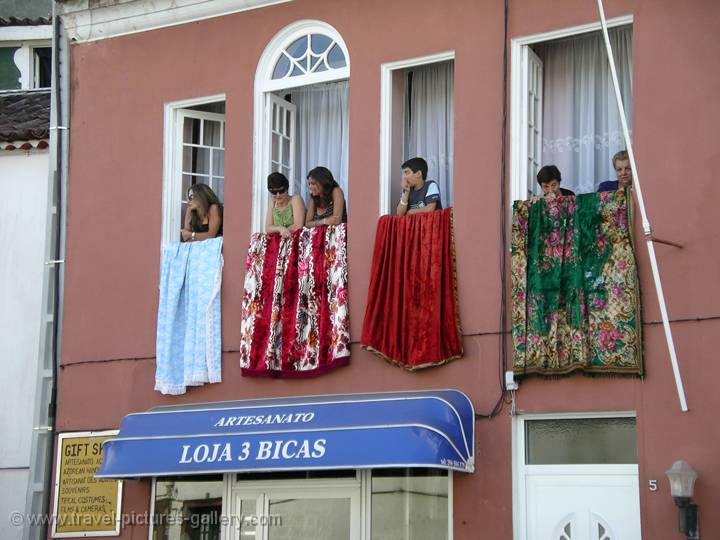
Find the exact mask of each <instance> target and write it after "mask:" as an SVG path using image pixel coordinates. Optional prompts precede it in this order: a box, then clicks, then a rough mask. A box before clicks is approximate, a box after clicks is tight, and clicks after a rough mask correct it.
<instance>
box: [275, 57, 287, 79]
mask: <svg viewBox="0 0 720 540" xmlns="http://www.w3.org/2000/svg"><path fill="white" fill-rule="evenodd" d="M289 71H290V60H288V57H287V56H285V55H284V54H282V55H280V58H279V59H278V61H277V63H276V64H275V69H274V70H273V74H272V78H273V79H282V78H283V77H287V74H288V73H289Z"/></svg>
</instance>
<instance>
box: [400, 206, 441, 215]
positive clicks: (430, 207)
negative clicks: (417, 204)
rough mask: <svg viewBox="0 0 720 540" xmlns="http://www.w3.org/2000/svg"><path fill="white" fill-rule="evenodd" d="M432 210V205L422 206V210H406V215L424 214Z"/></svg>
mask: <svg viewBox="0 0 720 540" xmlns="http://www.w3.org/2000/svg"><path fill="white" fill-rule="evenodd" d="M433 210H435V205H434V204H432V205H428V206H423V207H422V208H413V209H412V210H408V211H407V215H408V216H409V215H411V214H425V213H426V212H432V211H433Z"/></svg>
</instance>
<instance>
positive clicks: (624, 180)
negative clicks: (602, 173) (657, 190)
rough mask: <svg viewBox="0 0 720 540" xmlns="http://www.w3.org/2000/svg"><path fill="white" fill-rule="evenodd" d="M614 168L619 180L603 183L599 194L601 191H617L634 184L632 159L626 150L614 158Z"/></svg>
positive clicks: (599, 187) (599, 188)
mask: <svg viewBox="0 0 720 540" xmlns="http://www.w3.org/2000/svg"><path fill="white" fill-rule="evenodd" d="M612 161H613V167H614V168H615V176H617V180H608V181H607V182H601V183H600V185H599V186H598V188H597V190H598V193H599V192H601V191H615V190H618V189H622V188H625V187H628V186H631V185H632V183H633V173H632V167H630V158H629V157H628V153H627V152H626V151H625V150H621V151H620V152H618V153H617V154H615V155H614V156H613V159H612Z"/></svg>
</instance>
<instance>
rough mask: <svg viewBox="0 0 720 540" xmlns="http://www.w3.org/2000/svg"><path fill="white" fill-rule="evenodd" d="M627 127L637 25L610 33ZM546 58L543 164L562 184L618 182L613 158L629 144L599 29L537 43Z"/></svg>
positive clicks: (581, 187)
mask: <svg viewBox="0 0 720 540" xmlns="http://www.w3.org/2000/svg"><path fill="white" fill-rule="evenodd" d="M609 34H610V43H611V45H612V49H613V55H614V56H615V64H616V68H617V74H618V79H619V82H620V91H621V95H622V100H623V105H624V106H625V113H626V115H627V121H628V128H630V129H632V125H631V122H632V88H631V79H632V77H631V74H632V27H621V28H613V29H611V30H610V32H609ZM533 49H534V50H535V52H536V54H537V55H538V56H539V57H540V59H541V60H542V61H543V67H544V69H543V72H544V95H543V102H544V105H543V126H542V129H543V151H542V164H543V165H548V164H554V165H557V166H558V168H559V169H560V171H561V172H562V177H563V181H562V183H563V186H564V187H567V188H569V189H572V190H573V191H575V192H576V193H588V192H592V191H595V189H596V187H597V185H598V184H599V183H600V182H603V181H605V180H615V171H614V169H613V167H612V163H611V159H612V156H613V155H614V154H615V153H616V152H618V151H619V150H623V149H624V148H625V141H624V139H623V133H622V126H621V124H620V115H619V113H618V108H617V102H616V100H615V91H614V89H613V84H612V77H611V75H610V66H609V64H608V59H607V54H606V52H605V42H604V41H603V37H602V34H601V33H600V32H593V33H592V34H590V35H584V36H578V37H573V38H570V39H565V40H561V41H556V42H550V43H547V44H539V45H536V46H534V47H533Z"/></svg>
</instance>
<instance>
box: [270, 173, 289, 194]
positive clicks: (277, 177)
mask: <svg viewBox="0 0 720 540" xmlns="http://www.w3.org/2000/svg"><path fill="white" fill-rule="evenodd" d="M267 187H268V189H281V188H282V189H285V191H287V190H288V189H290V182H288V179H287V177H286V176H285V175H284V174H283V173H279V172H274V173H270V174H269V175H268V177H267Z"/></svg>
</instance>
